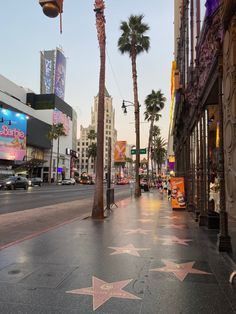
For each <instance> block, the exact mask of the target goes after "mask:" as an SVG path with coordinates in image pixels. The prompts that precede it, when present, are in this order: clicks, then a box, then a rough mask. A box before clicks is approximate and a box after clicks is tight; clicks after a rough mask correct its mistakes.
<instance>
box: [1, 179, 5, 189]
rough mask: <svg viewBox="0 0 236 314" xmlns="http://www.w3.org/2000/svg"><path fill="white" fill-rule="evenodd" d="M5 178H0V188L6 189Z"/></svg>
mask: <svg viewBox="0 0 236 314" xmlns="http://www.w3.org/2000/svg"><path fill="white" fill-rule="evenodd" d="M5 183H6V182H5V180H0V190H4V189H5Z"/></svg>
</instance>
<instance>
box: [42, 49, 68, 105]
mask: <svg viewBox="0 0 236 314" xmlns="http://www.w3.org/2000/svg"><path fill="white" fill-rule="evenodd" d="M65 78H66V58H65V56H64V54H63V53H62V52H61V50H59V49H56V50H47V51H43V52H41V77H40V93H41V94H56V95H57V96H58V97H60V98H61V99H62V100H64V98H65Z"/></svg>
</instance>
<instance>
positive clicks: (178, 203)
mask: <svg viewBox="0 0 236 314" xmlns="http://www.w3.org/2000/svg"><path fill="white" fill-rule="evenodd" d="M170 185H171V207H172V208H186V201H185V191H184V178H183V177H173V178H171V179H170Z"/></svg>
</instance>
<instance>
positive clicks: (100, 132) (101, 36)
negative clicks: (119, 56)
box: [92, 0, 106, 218]
mask: <svg viewBox="0 0 236 314" xmlns="http://www.w3.org/2000/svg"><path fill="white" fill-rule="evenodd" d="M104 8H105V5H104V1H102V0H95V12H96V27H97V33H98V41H99V46H100V75H99V96H98V121H97V161H96V186H95V193H94V200H93V210H92V217H93V218H104V209H103V208H104V200H103V168H104V161H103V159H104V158H103V157H104V150H103V147H104V98H105V64H106V35H105V16H104Z"/></svg>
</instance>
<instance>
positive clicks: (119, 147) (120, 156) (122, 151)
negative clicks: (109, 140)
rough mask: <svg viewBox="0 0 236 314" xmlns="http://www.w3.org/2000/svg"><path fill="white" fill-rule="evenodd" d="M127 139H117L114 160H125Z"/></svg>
mask: <svg viewBox="0 0 236 314" xmlns="http://www.w3.org/2000/svg"><path fill="white" fill-rule="evenodd" d="M125 159H126V141H117V142H116V144H115V149H114V162H125Z"/></svg>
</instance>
